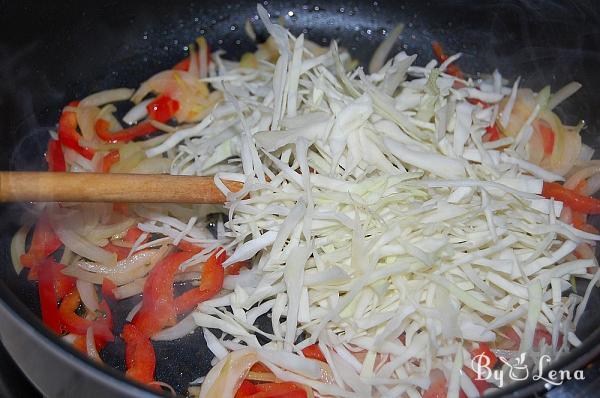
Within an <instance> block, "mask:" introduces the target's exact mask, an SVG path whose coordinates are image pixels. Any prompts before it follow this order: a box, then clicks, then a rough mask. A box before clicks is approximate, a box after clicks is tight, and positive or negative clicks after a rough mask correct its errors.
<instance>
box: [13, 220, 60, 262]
mask: <svg viewBox="0 0 600 398" xmlns="http://www.w3.org/2000/svg"><path fill="white" fill-rule="evenodd" d="M61 246H62V242H61V241H60V239H59V238H58V236H57V235H56V234H55V233H54V230H53V229H52V226H51V225H50V220H49V219H48V215H47V214H46V213H43V214H42V215H41V216H40V218H39V219H38V221H37V223H36V225H35V229H34V230H33V237H32V238H31V246H30V247H29V250H28V251H27V253H25V254H23V255H21V258H20V259H21V263H22V264H23V266H25V267H27V268H31V267H33V266H34V265H36V264H38V263H40V262H41V261H43V260H44V259H45V258H46V257H48V256H50V255H51V254H52V253H54V252H55V251H57V250H58V249H59V248H60V247H61Z"/></svg>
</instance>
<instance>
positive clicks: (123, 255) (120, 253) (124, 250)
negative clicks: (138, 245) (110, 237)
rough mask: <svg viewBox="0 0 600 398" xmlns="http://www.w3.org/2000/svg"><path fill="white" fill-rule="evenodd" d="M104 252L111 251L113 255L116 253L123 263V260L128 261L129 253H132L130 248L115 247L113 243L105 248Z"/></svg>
mask: <svg viewBox="0 0 600 398" xmlns="http://www.w3.org/2000/svg"><path fill="white" fill-rule="evenodd" d="M103 249H104V250H106V251H109V252H111V253H115V254H116V255H117V260H118V261H121V260H123V259H126V258H127V256H128V255H129V252H130V251H131V249H130V248H128V247H122V246H117V245H114V244H112V243H110V242H109V243H107V244H106V245H105V246H104V247H103Z"/></svg>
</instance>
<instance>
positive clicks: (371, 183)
mask: <svg viewBox="0 0 600 398" xmlns="http://www.w3.org/2000/svg"><path fill="white" fill-rule="evenodd" d="M259 15H260V18H261V19H262V21H263V23H265V25H266V27H267V29H268V31H269V33H270V34H271V35H272V36H273V38H274V43H275V44H276V45H277V49H278V52H279V57H278V59H277V61H276V63H275V64H273V63H270V62H269V61H267V60H262V61H261V62H259V63H258V66H257V68H256V69H249V68H239V67H238V64H237V63H236V62H230V61H227V62H226V63H225V61H223V60H221V59H220V58H219V57H218V55H216V56H215V62H216V63H217V64H218V65H221V66H222V67H218V68H215V67H211V68H209V78H208V79H209V81H211V82H212V86H213V88H214V89H215V90H218V91H222V92H223V98H224V100H223V101H222V102H220V103H219V104H218V105H217V106H216V107H215V108H214V109H213V110H212V112H211V113H210V115H209V116H208V117H207V118H205V119H204V121H202V122H201V123H200V124H198V125H197V126H195V127H194V126H191V127H187V128H186V129H185V130H180V131H179V133H174V134H173V135H172V136H171V138H170V139H168V140H166V141H165V142H164V143H162V144H161V145H159V146H157V147H156V148H155V149H153V148H148V149H147V151H148V152H149V153H152V154H158V153H163V152H166V153H167V154H169V156H170V158H171V159H172V165H171V172H172V173H174V174H192V175H212V174H216V175H217V177H218V178H222V179H234V180H237V181H244V182H245V188H244V190H243V191H242V192H240V193H231V192H228V191H226V190H225V194H227V195H228V203H227V204H226V209H227V211H228V213H229V221H228V222H227V223H225V225H224V227H225V228H222V229H221V237H222V240H220V241H219V242H218V243H222V244H223V245H224V246H225V247H226V248H227V250H228V251H229V252H230V253H233V257H232V260H230V262H233V261H238V260H244V259H249V258H252V259H253V260H252V261H253V263H254V266H253V267H252V268H251V269H250V270H247V271H243V272H242V273H241V274H240V275H239V276H237V277H232V278H228V279H227V281H226V287H227V288H230V289H231V293H229V294H228V295H224V296H223V299H216V300H211V301H210V302H207V303H205V304H204V305H203V306H201V309H199V310H197V312H195V313H194V317H193V319H194V321H195V323H196V324H197V325H199V326H202V327H205V328H214V327H218V328H220V329H221V330H223V331H224V332H225V333H230V334H232V335H233V337H234V340H233V341H230V340H224V339H223V338H221V340H218V339H217V338H216V337H215V336H213V335H212V334H207V336H208V337H209V346H210V347H211V350H212V351H213V352H214V353H215V354H216V355H217V356H218V357H219V359H221V358H222V357H223V356H224V355H225V350H228V351H231V350H235V349H236V348H240V347H246V346H248V345H250V346H255V347H256V346H257V345H258V342H257V340H256V338H255V335H257V334H262V335H263V337H266V338H267V339H269V340H270V342H269V343H268V344H267V345H266V346H264V347H263V348H264V349H272V350H278V351H292V352H294V353H299V352H300V349H301V348H302V347H306V346H307V345H308V344H312V343H315V342H318V343H319V345H320V346H321V349H322V350H323V352H324V354H325V356H326V357H327V359H328V364H329V366H330V367H331V374H332V375H333V380H329V381H328V382H330V383H332V385H331V386H330V387H327V388H326V387H325V384H323V383H321V382H317V381H315V380H314V378H311V377H310V376H306V375H305V374H300V373H299V371H298V370H296V369H295V368H294V366H296V367H298V366H300V364H301V363H302V362H301V361H299V360H296V359H294V358H295V357H294V356H293V355H292V354H291V353H290V354H289V361H290V363H289V365H287V364H286V361H288V359H286V360H283V361H281V363H278V362H276V361H275V358H276V357H273V358H269V361H270V362H273V363H275V364H276V365H277V366H280V367H282V368H286V371H283V370H281V371H278V372H277V376H278V377H279V378H281V379H284V380H292V381H299V380H302V381H304V382H306V383H308V384H309V385H313V386H315V388H316V389H317V390H319V391H321V392H322V393H324V394H325V395H329V393H330V392H335V394H336V395H344V396H371V395H373V396H395V395H396V394H397V395H401V394H402V393H403V392H406V393H407V394H408V396H411V397H412V396H415V394H416V395H418V393H419V391H421V388H427V386H428V384H429V374H430V371H431V370H433V369H439V370H441V371H442V372H443V373H444V374H445V376H446V378H447V380H449V384H450V387H451V388H450V391H449V393H450V394H451V395H452V394H453V395H457V394H458V391H459V385H461V386H462V385H463V384H465V383H466V384H465V385H468V383H467V382H466V381H464V380H462V378H461V376H460V369H461V366H462V364H463V362H465V363H467V361H468V360H469V357H468V353H467V351H466V350H468V349H469V348H470V344H472V342H477V341H487V342H490V341H494V340H495V339H496V337H497V336H498V331H499V327H500V326H504V325H511V326H512V327H513V328H515V329H516V330H517V331H518V334H519V335H520V336H522V340H521V341H520V343H519V344H520V346H521V348H522V349H523V350H529V351H530V352H533V351H537V352H539V351H540V347H535V346H534V345H533V341H534V340H535V339H534V338H533V336H534V334H535V331H536V328H542V329H545V330H547V331H548V332H549V333H550V334H551V335H552V333H553V330H554V331H555V332H554V334H555V335H556V333H557V332H556V331H560V333H561V334H563V335H565V336H573V337H571V338H569V339H567V338H565V339H563V340H564V341H565V344H571V341H578V340H576V337H575V335H574V334H573V333H574V325H573V322H572V321H571V320H572V319H573V314H574V311H575V307H576V305H577V303H578V300H574V299H569V298H567V297H562V296H561V295H560V293H561V292H560V291H559V292H558V295H557V293H556V292H554V294H552V293H553V292H552V290H553V289H552V285H554V286H555V289H554V290H555V291H556V286H558V287H559V290H560V289H562V290H565V289H567V288H568V286H569V280H570V277H571V276H572V275H580V276H583V277H586V278H588V279H591V278H592V276H593V273H590V271H588V267H589V266H591V265H593V263H592V262H591V261H590V262H588V263H576V262H575V263H573V262H572V261H571V260H573V259H574V258H573V255H572V252H573V250H574V248H575V246H576V245H577V244H579V243H582V242H587V243H593V241H594V240H598V239H600V236H596V235H592V234H588V233H583V232H580V231H577V230H574V229H573V228H572V227H570V226H568V225H566V224H563V223H562V222H560V221H558V220H557V214H556V211H557V210H558V212H560V206H561V204H560V203H553V201H550V200H539V199H541V197H539V196H538V195H539V194H540V193H541V189H542V180H541V179H542V178H549V179H557V178H560V176H558V177H556V176H555V175H554V174H552V173H547V172H544V171H543V170H542V169H540V168H538V167H537V166H536V167H533V165H532V164H531V163H529V162H527V159H526V158H521V157H520V156H521V155H519V154H518V153H516V152H510V153H502V152H500V151H499V150H497V149H496V150H489V149H486V147H485V146H484V145H482V142H481V137H482V135H483V134H484V133H485V128H486V127H487V126H489V125H491V124H493V123H494V118H495V114H494V112H483V109H482V108H481V107H480V106H479V105H471V104H470V103H469V102H468V101H467V100H468V99H469V98H474V99H483V100H484V101H488V102H491V103H498V102H499V101H501V100H502V99H503V98H504V97H505V96H506V95H508V96H510V95H511V92H512V90H511V89H510V86H507V87H498V90H497V92H494V93H492V92H490V91H489V89H488V87H490V86H491V85H492V84H494V83H493V82H491V81H487V82H486V81H482V82H479V81H478V82H473V81H468V82H462V84H466V85H467V87H464V88H461V89H455V88H453V83H454V79H455V78H454V77H452V76H449V75H446V74H445V73H443V71H440V70H439V69H436V68H435V67H434V66H435V63H431V64H429V65H428V67H426V68H422V67H415V66H412V65H411V63H412V62H413V61H414V59H415V57H408V56H407V55H406V54H404V53H401V54H399V55H398V56H396V57H394V58H393V59H392V60H390V61H388V62H387V63H385V64H384V65H383V66H381V68H380V69H379V70H378V71H377V73H376V74H373V75H365V74H364V72H363V71H362V70H361V69H359V70H357V71H354V72H352V71H346V70H344V62H345V61H347V59H348V55H347V53H342V54H340V50H339V49H338V47H337V45H335V43H334V44H332V47H331V49H330V50H329V51H325V52H322V53H320V54H318V55H314V54H313V52H311V51H309V50H308V48H314V46H311V47H308V44H309V42H308V41H307V40H304V38H302V37H300V38H295V37H293V36H292V35H291V34H289V32H287V31H286V30H285V29H283V28H282V27H280V26H278V25H275V24H273V23H272V22H270V21H269V18H268V14H267V12H266V11H265V10H264V9H263V8H262V6H259ZM495 81H496V82H500V81H502V80H501V77H500V76H499V74H496V79H495ZM496 84H497V85H499V84H500V83H496ZM515 86H516V84H515ZM569 93H570V91H569V92H568V93H566V94H564V96H566V95H567V94H569ZM558 100H559V99H556V101H555V102H558ZM503 122H504V123H507V122H508V121H507V120H503ZM144 212H145V213H148V214H151V215H152V217H149V218H151V219H152V221H151V222H148V223H145V224H143V225H141V227H142V229H143V230H144V231H147V232H161V233H163V234H165V235H167V236H170V237H171V238H172V239H182V237H183V239H185V240H189V241H192V242H200V241H202V239H203V238H205V237H203V236H202V234H200V233H199V232H198V231H196V230H191V229H190V228H187V229H186V227H187V224H186V222H179V223H175V222H173V220H172V219H171V218H168V217H163V216H159V215H156V214H155V213H152V212H151V211H149V210H144V211H142V213H144ZM190 217H191V216H188V217H187V218H186V219H185V221H187V220H189V219H190ZM212 243H213V244H214V243H216V242H214V241H213V242H212ZM213 247H215V246H213ZM569 261H571V263H567V264H565V266H561V264H563V263H566V262H569ZM551 281H555V282H553V284H551ZM553 300H554V301H553ZM221 305H229V307H221ZM217 307H218V308H217ZM211 308H212V309H211ZM267 312H269V313H270V314H271V323H272V326H273V331H272V332H270V331H269V333H266V332H263V331H261V330H260V329H259V328H258V326H257V323H255V322H256V319H257V317H258V316H259V315H261V314H265V313H267ZM205 330H206V329H205ZM205 333H206V332H205ZM219 341H220V342H219ZM463 347H464V349H463ZM568 348H569V347H567V346H565V347H562V348H561V349H562V350H567V349H568ZM546 349H547V350H550V351H553V350H554V351H556V350H557V349H558V347H556V344H555V345H554V346H553V347H550V348H548V347H546ZM286 355H287V354H286ZM285 358H288V357H285ZM223 363H225V364H227V363H228V362H226V360H225V362H223V361H222V362H221V364H223ZM220 366H224V365H220ZM227 366H233V365H227ZM226 374H229V373H223V376H221V377H228V376H227V375H226ZM216 375H217V374H216V373H215V374H214V376H215V377H216V379H215V377H212V376H211V377H207V378H206V381H205V383H204V386H203V391H204V393H203V394H207V393H208V392H209V391H210V390H211V388H212V386H213V385H219V383H224V384H223V385H228V386H231V385H234V384H231V383H235V381H231V380H229V381H220V380H219V377H218V376H216ZM238 376H239V375H238ZM359 376H360V377H359ZM467 381H468V380H467ZM215 383H216V384H215ZM311 383H312V384H311ZM467 389H468V387H467ZM471 390H472V388H471ZM209 395H210V394H208V395H203V396H209Z"/></svg>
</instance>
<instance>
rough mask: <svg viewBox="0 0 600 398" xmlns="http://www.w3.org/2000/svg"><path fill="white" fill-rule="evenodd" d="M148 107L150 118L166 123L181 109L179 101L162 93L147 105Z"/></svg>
mask: <svg viewBox="0 0 600 398" xmlns="http://www.w3.org/2000/svg"><path fill="white" fill-rule="evenodd" d="M146 109H147V110H148V117H149V118H150V119H153V120H156V121H159V122H162V123H164V122H166V121H167V120H169V119H171V118H172V117H173V116H174V115H175V113H176V112H177V111H178V110H179V101H177V100H174V99H173V98H171V97H169V96H167V95H164V94H162V95H159V96H158V97H156V98H155V99H154V100H152V102H150V103H149V104H148V105H146Z"/></svg>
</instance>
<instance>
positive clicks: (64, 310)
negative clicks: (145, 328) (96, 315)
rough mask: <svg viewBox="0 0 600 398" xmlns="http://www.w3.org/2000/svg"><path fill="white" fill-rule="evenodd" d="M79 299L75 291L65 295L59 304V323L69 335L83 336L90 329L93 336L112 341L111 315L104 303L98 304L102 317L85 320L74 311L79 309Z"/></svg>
mask: <svg viewBox="0 0 600 398" xmlns="http://www.w3.org/2000/svg"><path fill="white" fill-rule="evenodd" d="M80 304H81V299H80V297H79V293H78V292H77V290H75V291H73V292H71V293H69V294H67V295H66V296H65V297H64V298H63V299H62V302H61V303H60V308H59V314H60V321H61V323H62V325H63V326H64V328H65V330H66V331H68V332H69V333H75V334H81V335H84V334H86V333H87V330H88V328H90V327H91V328H92V330H93V331H94V336H97V337H98V338H99V339H102V340H104V341H114V336H113V334H112V332H111V329H112V315H111V312H110V308H109V307H108V304H107V303H106V301H102V302H101V303H100V311H102V312H103V314H104V315H103V316H102V317H101V318H100V319H97V320H90V319H85V318H82V317H80V316H79V315H77V313H76V312H75V311H77V308H79V305H80Z"/></svg>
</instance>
